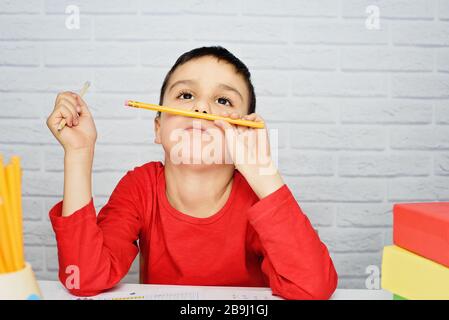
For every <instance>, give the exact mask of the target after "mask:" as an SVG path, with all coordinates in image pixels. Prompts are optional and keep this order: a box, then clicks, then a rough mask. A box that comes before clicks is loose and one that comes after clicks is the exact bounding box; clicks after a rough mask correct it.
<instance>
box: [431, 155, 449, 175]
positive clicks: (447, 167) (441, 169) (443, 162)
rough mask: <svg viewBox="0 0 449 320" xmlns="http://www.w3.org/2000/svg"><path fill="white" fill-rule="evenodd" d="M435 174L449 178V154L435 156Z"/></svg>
mask: <svg viewBox="0 0 449 320" xmlns="http://www.w3.org/2000/svg"><path fill="white" fill-rule="evenodd" d="M434 172H435V174H436V175H439V176H449V153H440V154H435V167H434Z"/></svg>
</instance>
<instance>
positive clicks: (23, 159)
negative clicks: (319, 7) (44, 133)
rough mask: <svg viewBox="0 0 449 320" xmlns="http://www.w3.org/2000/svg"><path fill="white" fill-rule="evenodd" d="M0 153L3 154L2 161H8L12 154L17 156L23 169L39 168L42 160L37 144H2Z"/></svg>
mask: <svg viewBox="0 0 449 320" xmlns="http://www.w3.org/2000/svg"><path fill="white" fill-rule="evenodd" d="M0 154H2V155H3V159H4V160H3V161H4V162H9V161H10V159H11V156H13V155H16V156H19V157H20V167H21V168H22V169H23V170H39V169H40V168H41V163H42V161H41V151H40V148H39V146H20V145H16V144H9V145H2V146H1V149H0Z"/></svg>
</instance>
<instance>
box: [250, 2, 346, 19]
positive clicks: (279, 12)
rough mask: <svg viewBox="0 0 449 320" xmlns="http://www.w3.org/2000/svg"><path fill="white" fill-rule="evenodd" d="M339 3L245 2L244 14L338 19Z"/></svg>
mask: <svg viewBox="0 0 449 320" xmlns="http://www.w3.org/2000/svg"><path fill="white" fill-rule="evenodd" d="M338 11H339V8H338V3H337V2H335V1H332V0H324V1H307V0H282V1H275V2H263V3H262V2H260V1H257V0H245V1H244V2H243V8H242V12H243V14H244V15H266V16H295V17H336V16H337V15H338Z"/></svg>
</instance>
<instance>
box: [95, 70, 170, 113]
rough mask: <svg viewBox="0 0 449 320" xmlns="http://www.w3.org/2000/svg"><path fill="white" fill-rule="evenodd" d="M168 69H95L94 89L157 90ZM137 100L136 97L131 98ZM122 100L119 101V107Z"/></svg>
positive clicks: (122, 90) (112, 90)
mask: <svg viewBox="0 0 449 320" xmlns="http://www.w3.org/2000/svg"><path fill="white" fill-rule="evenodd" d="M167 71H168V70H159V69H128V68H126V69H119V70H117V69H116V70H109V69H101V70H97V71H95V83H96V84H95V89H96V91H97V92H100V93H114V94H117V93H147V94H148V93H151V92H159V90H160V87H161V85H162V82H163V79H164V77H165V74H166V72H167ZM131 100H137V99H134V98H133V99H131ZM123 103H124V101H120V105H119V106H120V107H122V106H123Z"/></svg>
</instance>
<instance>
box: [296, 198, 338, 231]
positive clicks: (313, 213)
mask: <svg viewBox="0 0 449 320" xmlns="http://www.w3.org/2000/svg"><path fill="white" fill-rule="evenodd" d="M299 206H300V208H301V210H302V212H303V213H304V214H305V215H306V216H307V217H308V218H309V220H310V222H311V223H312V225H313V226H314V227H315V228H317V227H329V226H332V224H333V223H334V218H335V209H334V206H333V205H330V204H315V203H300V204H299Z"/></svg>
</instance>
